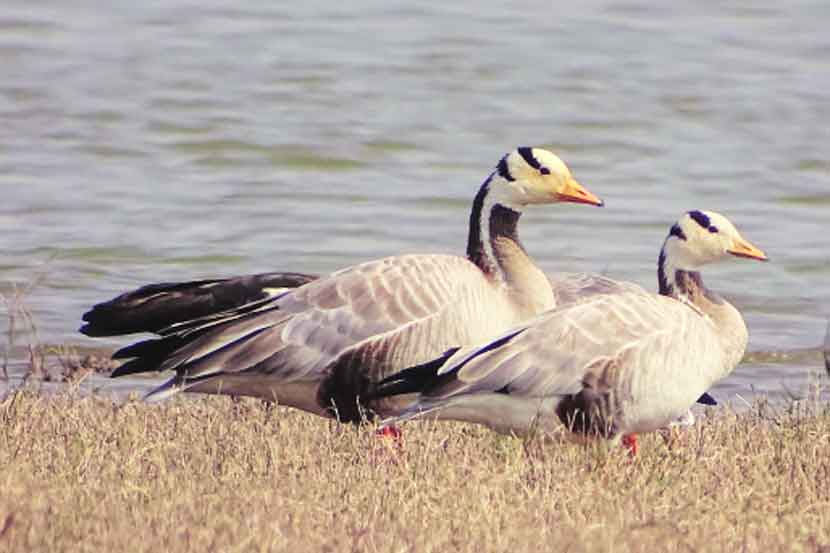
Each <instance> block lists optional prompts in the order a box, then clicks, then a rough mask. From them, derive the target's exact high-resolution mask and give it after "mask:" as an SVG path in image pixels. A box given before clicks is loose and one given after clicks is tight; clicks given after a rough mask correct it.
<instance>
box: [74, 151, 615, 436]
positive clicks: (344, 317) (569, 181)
mask: <svg viewBox="0 0 830 553" xmlns="http://www.w3.org/2000/svg"><path fill="white" fill-rule="evenodd" d="M560 201H571V202H577V203H588V204H594V205H601V204H602V202H601V201H600V200H599V199H597V198H596V197H595V196H593V195H592V194H591V193H590V192H588V191H587V190H585V189H584V188H582V187H581V186H580V185H579V184H578V183H577V182H576V181H575V180H574V179H573V177H572V176H571V174H570V171H569V170H568V169H567V167H566V166H565V165H564V163H562V162H561V160H559V158H558V157H556V156H555V155H554V154H552V153H550V152H547V151H545V150H540V149H535V148H519V149H518V150H515V151H514V152H511V153H510V154H508V155H507V156H505V157H504V158H502V160H501V161H500V162H499V164H498V165H497V169H496V170H495V171H494V172H493V173H492V174H491V175H490V177H488V179H487V180H486V181H485V183H484V184H483V185H482V186H481V188H480V190H479V192H478V194H477V195H476V198H475V200H474V202H473V208H472V211H471V215H470V232H469V236H468V244H467V257H466V258H465V257H457V256H449V255H432V254H427V255H403V256H395V257H388V258H384V259H380V260H376V261H370V262H367V263H363V264H360V265H356V266H353V267H348V268H346V269H343V270H341V271H338V272H336V273H333V274H331V275H328V276H326V277H322V278H319V279H316V280H313V281H311V282H308V283H306V284H303V285H301V286H299V287H296V288H294V289H291V290H288V291H285V292H282V293H280V294H278V295H273V296H270V295H269V296H268V297H265V298H259V299H257V298H256V297H254V298H253V299H252V301H249V302H247V303H243V304H242V305H240V306H238V307H232V308H231V309H230V310H224V311H220V312H213V313H209V312H208V313H205V314H202V315H200V316H198V317H196V318H194V319H189V318H188V316H183V317H175V316H173V317H171V316H167V317H166V318H163V319H164V320H166V321H168V322H171V325H170V326H167V327H165V328H162V329H160V330H157V332H159V333H160V334H161V337H160V338H156V339H151V340H146V341H144V342H139V343H137V344H134V345H132V346H128V347H126V348H123V349H122V350H120V351H119V352H116V354H115V356H116V357H120V358H132V359H131V360H130V361H128V362H127V363H126V364H124V365H122V366H121V367H120V368H119V369H117V370H116V371H115V373H114V376H120V375H125V374H131V373H136V372H145V371H162V370H173V371H175V372H176V375H175V376H174V377H173V378H172V379H171V380H170V381H168V382H167V383H166V384H165V385H163V386H162V387H161V388H159V389H158V390H156V391H155V392H153V393H151V395H150V398H151V399H161V398H164V397H167V396H169V395H171V394H173V393H176V392H178V391H181V390H190V391H197V392H206V393H227V394H234V395H249V396H255V397H261V398H264V399H269V400H276V401H278V402H280V403H282V404H285V405H288V406H292V407H296V408H299V409H303V410H306V411H309V412H312V413H316V414H319V415H323V416H332V417H337V418H339V419H340V420H344V421H358V420H361V418H362V417H364V416H367V415H368V416H371V414H372V413H373V412H378V413H381V414H389V413H396V412H399V411H400V410H401V408H402V407H403V406H404V405H406V404H407V403H408V400H407V399H406V398H385V399H379V400H377V401H374V402H371V404H369V403H366V402H365V401H364V400H363V399H364V398H366V397H368V396H369V395H371V393H370V392H371V390H372V389H373V387H374V385H375V384H376V383H377V381H379V380H381V379H382V378H384V377H386V376H388V375H389V374H391V373H393V372H395V371H397V370H399V369H400V368H401V367H406V366H410V365H412V364H416V363H420V362H423V361H425V360H428V359H430V358H432V357H435V356H436V355H439V354H440V353H441V352H443V351H444V350H445V349H446V348H447V347H449V346H451V345H454V344H459V343H461V344H468V343H476V342H479V341H482V340H486V339H489V338H491V337H493V336H495V335H497V334H498V333H499V332H501V331H502V330H504V329H505V328H509V327H510V326H512V325H515V324H518V323H519V322H521V321H523V320H526V319H528V318H530V317H533V316H535V315H536V314H538V313H540V312H542V311H544V310H546V309H549V308H551V307H552V306H553V305H554V304H555V301H556V299H555V297H554V293H553V290H552V289H551V286H550V283H549V281H548V279H547V277H546V276H545V275H544V273H543V272H542V271H541V270H540V269H539V268H538V267H536V265H535V264H534V263H533V261H532V259H531V258H530V257H529V255H528V254H527V252H526V251H525V249H524V248H523V247H522V245H521V242H520V241H519V239H518V231H517V226H518V220H519V217H520V215H521V210H522V209H523V208H524V207H525V206H527V205H531V204H545V203H555V202H560ZM253 289H254V290H255V289H256V286H253ZM247 290H251V288H248V289H247ZM94 312H95V309H93V311H92V312H90V313H94ZM88 315H89V314H88ZM89 318H92V319H94V318H95V317H93V316H91V315H89V316H85V319H89ZM99 327H100V325H99ZM93 328H94V327H93ZM87 330H88V331H89V330H90V329H89V328H87Z"/></svg>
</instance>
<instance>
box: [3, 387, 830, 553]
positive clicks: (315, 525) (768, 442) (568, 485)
mask: <svg viewBox="0 0 830 553" xmlns="http://www.w3.org/2000/svg"><path fill="white" fill-rule="evenodd" d="M820 409H824V408H822V407H819V406H814V407H813V410H812V411H810V412H800V413H799V412H797V411H791V412H777V413H772V411H771V410H770V409H769V408H765V407H764V406H759V407H758V408H757V409H756V411H755V412H753V413H743V414H735V413H733V412H730V411H728V410H726V409H722V410H719V411H718V415H716V416H713V417H709V418H706V419H704V420H703V421H701V422H700V424H699V425H698V426H697V427H696V428H694V429H693V430H691V431H689V432H688V433H687V435H686V436H685V444H684V445H682V446H675V447H674V448H672V449H669V448H667V447H666V445H665V444H664V443H663V441H662V440H661V439H660V438H659V437H658V436H652V437H649V438H647V439H645V440H644V443H643V444H642V447H641V452H640V457H639V459H637V460H636V461H633V462H632V461H631V460H629V459H628V458H627V457H626V455H625V453H624V452H623V451H621V450H609V449H607V448H605V447H602V446H597V445H593V446H587V447H586V446H580V445H575V444H558V445H557V444H538V443H530V444H527V443H523V442H522V441H521V440H518V439H515V438H509V437H501V436H497V435H495V434H493V433H491V432H489V431H487V430H484V429H481V428H477V427H472V426H465V425H460V424H458V425H448V424H435V423H428V422H422V423H415V424H410V425H408V426H407V427H406V428H405V438H406V442H405V446H404V452H403V453H402V454H396V453H395V452H394V451H393V448H392V447H391V446H390V445H389V444H390V442H388V441H384V440H383V439H381V438H377V437H375V436H374V435H372V432H371V431H370V430H369V429H363V430H356V429H354V428H350V427H344V426H337V425H335V424H332V423H329V422H327V421H323V420H321V419H318V418H314V417H312V416H309V415H305V414H302V413H299V412H294V411H288V410H284V409H281V408H275V407H268V406H266V405H264V404H262V403H259V402H256V401H248V400H244V401H231V400H229V399H228V398H215V397H214V398H199V399H195V400H176V401H171V402H168V403H165V404H162V405H146V404H142V403H139V402H127V403H125V404H121V405H117V404H114V403H113V402H111V401H108V400H104V399H102V398H96V397H87V398H78V397H72V396H71V395H68V394H65V395H60V396H57V397H52V398H45V397H41V396H37V395H34V394H31V393H21V392H19V393H16V394H13V395H11V396H9V397H7V398H6V399H4V400H2V401H0V467H1V468H0V551H20V552H24V551H26V552H28V551H153V552H158V551H172V552H179V551H200V552H203V551H280V550H291V551H342V550H351V551H475V552H477V553H480V552H482V551H505V550H510V551H511V552H518V551H539V550H542V549H544V550H546V551H589V550H590V551H615V552H617V551H697V550H706V551H707V552H710V551H740V550H746V551H759V550H763V551H765V552H771V551H824V552H826V551H828V550H830V413H828V412H827V410H826V409H825V410H824V411H823V412H820V411H819V410H820Z"/></svg>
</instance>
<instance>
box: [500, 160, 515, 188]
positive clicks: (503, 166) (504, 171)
mask: <svg viewBox="0 0 830 553" xmlns="http://www.w3.org/2000/svg"><path fill="white" fill-rule="evenodd" d="M496 171H497V172H498V174H499V176H500V177H501V178H503V179H504V180H506V181H510V182H513V181H514V180H516V179H515V178H514V177H513V175H511V174H510V168H509V167H508V166H507V156H504V157H503V158H501V160H500V161H499V164H498V166H497V167H496Z"/></svg>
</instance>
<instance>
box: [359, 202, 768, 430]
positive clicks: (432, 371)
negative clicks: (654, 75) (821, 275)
mask: <svg viewBox="0 0 830 553" xmlns="http://www.w3.org/2000/svg"><path fill="white" fill-rule="evenodd" d="M729 255H732V256H738V257H746V258H750V259H759V260H766V256H765V255H764V253H763V252H761V250H759V249H757V248H756V247H754V246H753V245H751V244H750V243H749V242H747V241H746V240H744V239H743V238H742V237H741V235H740V234H739V233H738V231H737V230H736V229H735V227H734V226H733V225H732V223H730V222H729V221H728V220H727V219H726V218H725V217H724V216H722V215H719V214H717V213H713V212H702V211H692V212H689V213H686V214H685V215H683V217H681V219H680V220H679V221H678V222H677V224H675V225H674V226H672V227H671V231H670V232H669V235H668V237H667V238H666V241H665V243H664V244H663V248H662V250H661V251H660V257H659V263H658V269H657V275H658V280H659V286H660V294H659V295H658V294H650V293H646V292H645V291H643V290H640V291H631V292H624V293H620V294H610V295H597V296H593V297H591V298H588V299H586V300H584V301H582V302H581V303H576V304H572V305H570V306H566V307H563V308H556V309H552V310H550V311H548V312H546V313H544V314H542V315H540V316H539V317H537V318H535V319H534V320H532V321H530V322H527V323H525V324H522V325H519V326H517V327H515V328H513V329H511V330H509V331H507V332H505V333H504V334H502V335H501V336H500V337H498V338H496V339H494V340H492V341H489V342H485V343H482V344H480V345H478V346H473V347H462V348H454V349H451V350H449V351H447V352H446V353H445V354H444V355H443V356H440V357H438V358H436V359H435V360H433V361H431V362H428V363H425V364H422V365H420V366H417V367H414V368H411V369H407V370H404V371H401V372H400V373H398V374H397V375H392V376H390V377H388V378H386V379H385V380H384V381H382V382H381V383H380V384H379V386H378V389H377V390H376V392H375V393H376V395H377V396H378V397H388V396H394V395H395V394H398V393H413V392H420V395H419V396H418V399H417V400H416V401H415V402H414V403H413V404H412V405H411V406H410V407H408V408H407V409H406V410H405V411H404V412H403V413H402V414H401V415H399V416H398V417H396V418H393V419H390V420H388V422H390V423H391V422H398V421H400V420H405V419H409V418H413V417H416V416H420V415H424V414H426V413H432V415H431V416H432V417H435V418H439V419H452V420H461V421H468V422H474V423H480V424H484V425H486V426H489V427H491V428H493V429H495V430H497V431H500V432H503V433H515V434H519V435H521V434H526V433H527V432H529V431H530V430H531V429H532V428H538V429H540V430H544V431H546V432H555V431H556V430H557V429H563V428H569V429H571V430H573V431H575V432H580V433H597V434H600V435H602V436H605V437H608V438H617V437H621V436H624V435H630V434H633V433H637V432H646V431H652V430H657V429H659V428H662V427H665V426H667V425H669V424H671V423H672V422H673V421H676V420H682V419H683V417H685V416H686V415H687V413H688V409H689V408H690V407H691V406H692V404H694V403H695V401H696V400H698V398H700V397H701V396H702V394H704V392H706V390H708V389H709V388H710V387H711V386H712V385H713V384H714V383H715V382H716V381H718V380H719V379H721V378H723V377H725V376H726V375H727V374H729V372H730V371H731V370H732V369H733V368H734V367H735V365H737V364H738V362H739V361H740V360H741V357H742V356H743V354H744V350H745V348H746V344H747V329H746V325H745V324H744V320H743V318H742V317H741V314H740V313H739V312H738V310H737V309H735V308H734V307H733V306H732V305H731V304H729V303H728V302H727V301H726V300H724V299H723V298H722V297H720V296H718V295H717V294H716V293H714V292H712V291H711V290H709V289H708V288H706V287H705V286H704V285H703V280H702V279H701V276H700V273H699V272H697V271H698V269H699V268H700V267H701V266H702V265H705V264H707V263H712V262H714V261H717V260H719V259H722V258H725V257H728V256H729Z"/></svg>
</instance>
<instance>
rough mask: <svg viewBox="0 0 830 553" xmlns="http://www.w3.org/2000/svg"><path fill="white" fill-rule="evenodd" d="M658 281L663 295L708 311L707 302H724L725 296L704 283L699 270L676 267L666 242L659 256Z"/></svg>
mask: <svg viewBox="0 0 830 553" xmlns="http://www.w3.org/2000/svg"><path fill="white" fill-rule="evenodd" d="M666 242H668V239H667V240H666ZM657 283H658V285H659V287H660V294H661V295H663V296H669V297H672V298H674V299H677V300H681V301H686V302H689V303H691V304H694V305H695V306H697V307H699V308H701V309H703V310H704V311H706V307H707V305H706V304H711V303H715V304H720V303H722V302H723V298H721V297H720V296H719V295H718V294H716V293H715V292H713V291H711V290H709V289H708V288H707V287H706V285H705V284H703V277H701V276H700V272H699V271H684V270H682V269H678V268H677V267H675V265H674V263H672V261H671V259H670V257H669V256H668V255H667V254H666V244H665V243H664V244H663V248H662V249H661V250H660V256H659V257H658V258H657Z"/></svg>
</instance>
